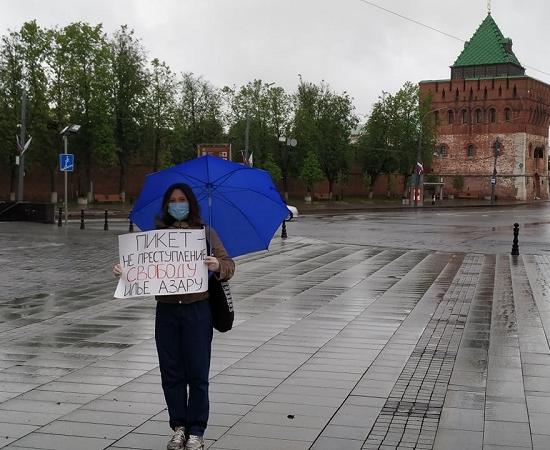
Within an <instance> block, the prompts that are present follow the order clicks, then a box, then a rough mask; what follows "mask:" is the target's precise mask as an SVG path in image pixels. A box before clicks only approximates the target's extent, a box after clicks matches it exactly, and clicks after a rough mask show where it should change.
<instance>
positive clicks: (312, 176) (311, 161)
mask: <svg viewBox="0 0 550 450" xmlns="http://www.w3.org/2000/svg"><path fill="white" fill-rule="evenodd" d="M300 177H301V178H302V180H303V181H304V183H305V185H306V193H307V194H308V195H311V193H312V190H313V185H314V184H315V183H318V182H319V181H322V180H323V178H324V175H323V170H322V169H321V165H320V164H319V160H318V158H317V154H316V153H315V152H313V151H310V152H308V154H307V156H306V157H305V159H304V163H303V165H302V169H301V171H300Z"/></svg>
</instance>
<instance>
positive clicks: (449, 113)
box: [447, 109, 455, 125]
mask: <svg viewBox="0 0 550 450" xmlns="http://www.w3.org/2000/svg"><path fill="white" fill-rule="evenodd" d="M447 121H448V122H449V125H450V124H452V123H453V122H454V121H455V114H454V111H453V110H452V109H449V111H447Z"/></svg>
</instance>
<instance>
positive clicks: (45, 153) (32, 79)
mask: <svg viewBox="0 0 550 450" xmlns="http://www.w3.org/2000/svg"><path fill="white" fill-rule="evenodd" d="M19 34H20V42H21V57H22V60H23V64H24V67H25V71H24V80H23V84H24V86H25V89H26V91H27V133H28V135H29V136H32V144H31V147H30V148H29V149H28V150H27V152H26V153H25V160H26V161H25V165H27V164H28V165H29V166H39V167H41V168H45V169H46V170H47V171H48V174H49V184H50V192H52V193H53V192H56V191H57V188H56V181H57V161H58V156H57V155H58V153H59V142H60V141H59V139H58V135H57V127H56V124H55V118H54V115H53V113H52V110H51V107H50V104H51V101H50V98H51V92H50V91H51V86H52V83H51V82H52V76H51V75H52V74H51V67H50V65H49V63H50V62H51V52H52V46H53V42H54V35H53V33H52V32H51V30H46V29H44V28H41V27H39V26H38V25H37V23H36V21H31V22H26V23H25V24H23V26H22V27H21V30H20V33H19Z"/></svg>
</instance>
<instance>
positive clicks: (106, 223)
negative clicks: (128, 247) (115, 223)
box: [103, 210, 109, 231]
mask: <svg viewBox="0 0 550 450" xmlns="http://www.w3.org/2000/svg"><path fill="white" fill-rule="evenodd" d="M108 214H109V212H108V211H107V210H105V225H103V229H104V230H105V231H107V230H108V229H109V223H108V222H107V215H108Z"/></svg>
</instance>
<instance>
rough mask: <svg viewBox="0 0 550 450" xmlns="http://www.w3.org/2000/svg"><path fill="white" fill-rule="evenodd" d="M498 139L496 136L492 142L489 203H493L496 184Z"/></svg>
mask: <svg viewBox="0 0 550 450" xmlns="http://www.w3.org/2000/svg"><path fill="white" fill-rule="evenodd" d="M500 147H501V144H500V141H499V139H498V137H497V139H496V141H495V142H494V144H493V156H494V163H493V176H492V177H491V205H494V204H495V188H496V185H497V158H498V157H499V156H500Z"/></svg>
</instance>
